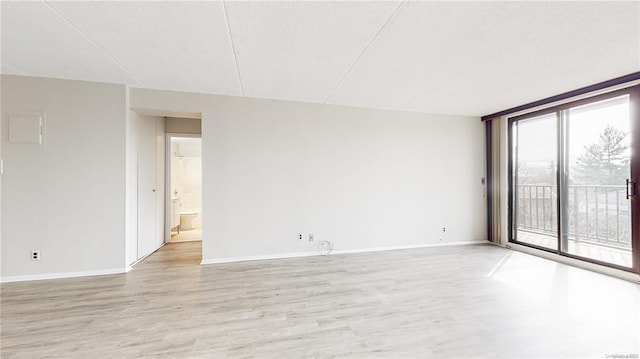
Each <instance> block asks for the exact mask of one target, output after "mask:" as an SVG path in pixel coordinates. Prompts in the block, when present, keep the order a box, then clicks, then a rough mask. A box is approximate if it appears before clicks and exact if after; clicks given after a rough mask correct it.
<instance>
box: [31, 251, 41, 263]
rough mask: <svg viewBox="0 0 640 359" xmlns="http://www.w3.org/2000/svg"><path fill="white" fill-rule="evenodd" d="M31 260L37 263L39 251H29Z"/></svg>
mask: <svg viewBox="0 0 640 359" xmlns="http://www.w3.org/2000/svg"><path fill="white" fill-rule="evenodd" d="M31 260H32V261H39V260H40V251H31Z"/></svg>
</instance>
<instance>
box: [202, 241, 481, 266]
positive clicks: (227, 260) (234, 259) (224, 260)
mask: <svg viewBox="0 0 640 359" xmlns="http://www.w3.org/2000/svg"><path fill="white" fill-rule="evenodd" d="M485 243H488V242H487V241H484V240H476V241H460V242H445V243H440V242H439V243H424V244H409V245H404V246H389V247H373V248H357V249H334V250H333V252H331V255H336V254H351V253H367V252H380V251H393V250H399V249H414V248H427V247H449V246H463V245H472V244H485ZM318 255H320V254H319V253H318V252H317V251H309V252H293V253H279V254H266V255H258V256H246V257H229V258H213V259H202V262H200V264H202V265H206V264H220V263H233V262H247V261H259V260H267V259H284V258H297V257H310V256H318Z"/></svg>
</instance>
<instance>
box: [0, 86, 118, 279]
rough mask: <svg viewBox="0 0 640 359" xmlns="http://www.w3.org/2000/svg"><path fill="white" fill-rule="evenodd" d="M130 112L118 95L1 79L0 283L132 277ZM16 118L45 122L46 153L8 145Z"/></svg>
mask: <svg viewBox="0 0 640 359" xmlns="http://www.w3.org/2000/svg"><path fill="white" fill-rule="evenodd" d="M126 106H127V105H126V89H125V87H124V86H121V85H110V84H98V83H89V82H80V81H66V80H53V79H42V78H32V77H19V76H5V75H3V76H2V153H3V156H4V170H5V172H4V175H3V181H2V208H3V211H2V278H3V281H8V280H16V279H33V278H46V277H56V276H71V275H81V274H98V273H113V272H122V271H123V270H124V269H125V246H124V244H125V241H124V236H125V195H124V194H125V132H126V131H125V117H126V113H125V110H126ZM13 111H44V112H46V139H45V140H46V145H45V146H43V147H39V146H35V145H20V144H10V143H8V133H7V130H8V116H9V114H10V113H11V112H13ZM32 250H39V251H41V255H42V260H40V261H31V260H30V256H29V255H30V251H32Z"/></svg>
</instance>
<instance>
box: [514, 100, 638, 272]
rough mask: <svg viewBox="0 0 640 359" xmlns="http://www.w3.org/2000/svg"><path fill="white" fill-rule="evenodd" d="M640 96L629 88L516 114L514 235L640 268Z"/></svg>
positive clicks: (593, 259)
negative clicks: (639, 127) (639, 194)
mask: <svg viewBox="0 0 640 359" xmlns="http://www.w3.org/2000/svg"><path fill="white" fill-rule="evenodd" d="M635 101H637V92H636V89H635V88H629V89H626V90H618V91H615V92H611V93H609V94H605V95H599V96H596V97H593V98H588V99H584V100H580V101H575V102H572V103H568V104H563V105H561V106H556V107H553V108H549V109H546V110H544V111H539V112H536V113H532V114H527V115H523V116H518V117H514V118H511V119H510V120H509V126H510V137H509V138H510V159H511V160H510V241H512V242H515V243H519V244H523V245H527V246H531V247H535V248H540V249H542V250H546V251H552V252H556V253H558V254H561V255H566V256H570V257H574V258H579V259H583V260H586V261H590V262H595V263H599V264H604V265H607V266H611V267H616V268H620V269H625V270H634V271H638V268H639V267H638V266H639V265H640V263H638V258H639V256H638V251H639V248H638V238H637V237H638V235H637V234H638V229H639V226H638V220H637V218H638V217H637V215H638V208H637V207H638V199H637V198H636V190H637V189H636V185H635V183H636V180H637V177H638V176H637V175H636V172H637V171H638V166H639V163H638V156H637V155H634V153H637V152H638V146H637V144H638V143H640V140H639V139H638V137H639V136H638V135H637V133H638V131H634V129H636V127H634V121H633V119H634V117H636V116H637V114H636V110H635V109H636V107H634V103H635ZM639 120H640V118H639V119H636V121H639ZM634 171H636V172H634Z"/></svg>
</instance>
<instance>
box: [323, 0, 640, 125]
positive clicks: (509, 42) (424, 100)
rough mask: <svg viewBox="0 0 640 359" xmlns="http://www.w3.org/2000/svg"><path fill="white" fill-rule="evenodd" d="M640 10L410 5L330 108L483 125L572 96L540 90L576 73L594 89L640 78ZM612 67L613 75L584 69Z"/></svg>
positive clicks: (627, 6)
mask: <svg viewBox="0 0 640 359" xmlns="http://www.w3.org/2000/svg"><path fill="white" fill-rule="evenodd" d="M637 6H638V3H582V4H581V3H574V2H510V3H506V2H505V3H501V2H464V3H463V2H449V3H446V2H427V3H425V2H411V3H405V4H403V6H402V7H401V9H400V10H399V11H398V13H397V14H396V16H395V17H394V18H393V19H392V20H391V21H390V22H389V24H388V25H387V26H386V28H385V29H384V31H383V32H382V33H381V34H380V36H379V37H378V39H377V40H376V42H375V43H374V44H373V45H372V46H371V47H370V48H369V49H368V50H367V52H366V53H365V54H364V55H363V56H362V58H361V59H360V61H359V62H358V64H357V65H356V66H355V68H354V70H353V71H352V72H351V73H350V74H349V76H347V78H346V79H345V81H343V83H342V84H341V86H340V87H339V88H338V90H337V91H336V92H335V93H334V95H333V96H332V97H331V98H330V99H329V101H328V102H329V103H336V104H350V105H357V106H363V107H374V108H389V109H404V110H411V111H422V112H424V111H426V112H436V113H456V114H467V115H482V114H487V112H491V111H492V110H494V109H498V110H500V109H505V108H508V107H511V106H516V105H520V104H522V100H524V99H530V100H536V99H540V98H542V97H547V96H551V95H554V94H557V93H559V92H562V91H566V86H562V84H561V83H556V84H555V86H549V84H548V83H545V84H540V83H539V82H540V80H541V79H542V78H544V79H545V81H546V79H549V78H552V77H561V76H564V74H565V73H566V72H567V71H571V70H572V69H575V68H576V67H583V69H582V71H581V74H582V78H583V81H584V82H585V83H586V84H591V83H594V82H599V81H602V80H605V79H610V78H611V77H612V75H611V73H612V72H613V73H614V74H613V77H615V76H620V75H624V74H627V73H630V72H633V71H637V69H638V66H637V53H638V48H637V46H638V33H639V31H638V28H639V26H640V22H639V21H638V11H637ZM613 24H615V25H613ZM621 43H625V44H626V46H627V47H626V49H621V48H620V46H619V45H620V44H621ZM634 51H635V53H636V55H635V56H634V55H633V54H632V53H633V52H634ZM612 54H614V55H613V56H612ZM611 58H613V59H614V61H613V62H609V63H610V65H611V66H610V67H608V68H606V69H604V68H603V69H598V67H601V66H597V65H596V67H595V68H584V65H586V64H588V63H595V64H597V63H599V62H600V61H602V60H610V59H611ZM600 63H601V62H600ZM632 63H635V64H636V67H635V68H634V69H632V68H630V66H629V65H630V64H632ZM541 75H544V77H540V76H541ZM523 80H529V82H528V84H527V85H524V84H523V82H522V81H523ZM568 85H571V84H568ZM522 87H531V88H533V89H536V88H538V89H540V91H535V92H536V94H537V97H532V96H531V95H532V91H531V90H523V91H521V88H522ZM569 89H573V88H571V87H569Z"/></svg>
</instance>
